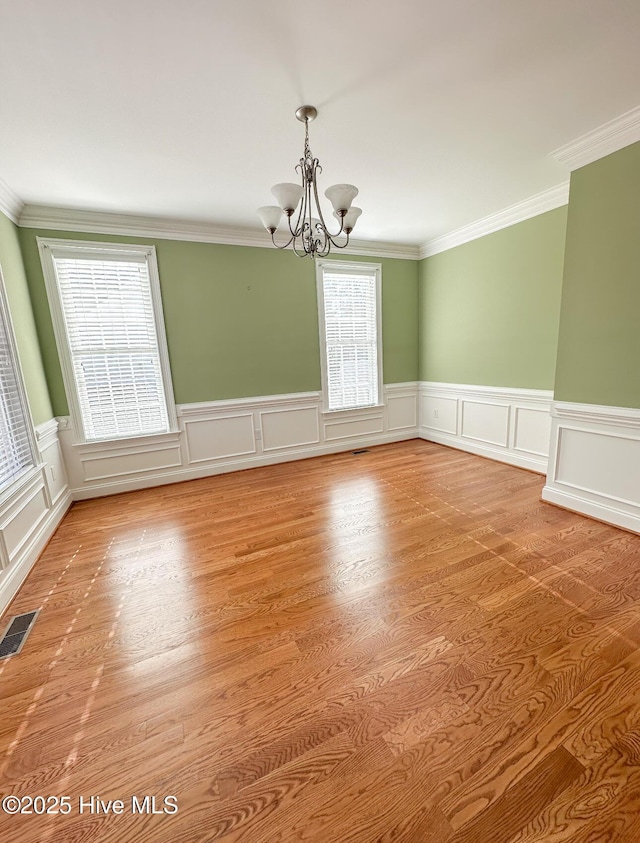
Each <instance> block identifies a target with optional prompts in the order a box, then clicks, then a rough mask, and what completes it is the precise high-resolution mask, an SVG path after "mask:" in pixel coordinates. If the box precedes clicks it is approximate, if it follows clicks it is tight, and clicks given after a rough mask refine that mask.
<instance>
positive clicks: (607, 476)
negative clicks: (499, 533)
mask: <svg viewBox="0 0 640 843" xmlns="http://www.w3.org/2000/svg"><path fill="white" fill-rule="evenodd" d="M542 499H543V500H545V501H548V502H549V503H555V504H558V505H559V506H564V507H566V508H567V509H572V510H574V511H576V512H581V513H583V514H584V515H590V516H591V517H593V518H598V519H600V520H601V521H606V522H608V523H609V524H615V525H616V526H618V527H625V528H626V529H627V530H633V532H635V533H640V410H635V409H627V408H625V407H601V406H598V405H594V404H568V403H563V402H556V403H555V404H554V405H553V408H552V433H551V453H550V457H549V474H548V477H547V484H546V486H545V487H544V489H543V492H542Z"/></svg>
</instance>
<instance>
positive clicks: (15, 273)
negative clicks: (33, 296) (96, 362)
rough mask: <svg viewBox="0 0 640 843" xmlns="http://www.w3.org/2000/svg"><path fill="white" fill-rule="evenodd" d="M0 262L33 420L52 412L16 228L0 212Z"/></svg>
mask: <svg viewBox="0 0 640 843" xmlns="http://www.w3.org/2000/svg"><path fill="white" fill-rule="evenodd" d="M0 266H1V267H2V274H3V277H4V282H5V288H6V292H7V300H8V302H9V310H10V312H11V321H12V322H13V329H14V332H15V335H16V344H17V346H18V356H19V358H20V368H21V369H22V375H23V378H24V385H25V389H26V391H27V399H28V401H29V407H30V409H31V417H32V418H33V422H34V424H42V422H46V421H48V420H49V419H50V418H52V416H53V412H52V409H51V402H50V401H49V393H48V391H47V383H46V380H45V374H44V369H43V366H42V358H41V356H40V347H39V345H38V337H37V335H36V326H35V323H34V320H33V312H32V310H31V302H30V300H29V290H28V287H27V279H26V277H25V270H24V264H23V262H22V255H21V254H20V243H19V240H18V228H17V226H15V225H14V224H13V223H12V222H11V220H10V219H9V218H8V217H6V216H5V215H4V214H3V213H1V212H0Z"/></svg>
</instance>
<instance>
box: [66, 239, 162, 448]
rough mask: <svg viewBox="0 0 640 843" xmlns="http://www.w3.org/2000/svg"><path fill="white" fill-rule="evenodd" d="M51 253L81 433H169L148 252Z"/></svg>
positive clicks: (97, 435)
mask: <svg viewBox="0 0 640 843" xmlns="http://www.w3.org/2000/svg"><path fill="white" fill-rule="evenodd" d="M52 257H53V265H54V268H55V277H56V281H57V287H58V294H59V299H60V305H61V310H62V316H63V320H64V325H65V332H66V339H67V345H68V357H69V365H70V368H71V371H72V373H73V378H74V381H75V387H76V397H77V403H78V406H79V410H80V415H81V421H82V427H83V430H84V438H85V439H86V440H87V441H91V440H100V439H117V438H122V437H126V436H140V435H145V434H153V433H164V432H167V431H168V430H169V419H168V413H167V400H166V394H165V387H164V382H163V376H162V366H161V361H160V352H159V347H158V336H157V331H156V322H155V317H154V302H153V297H152V293H151V284H150V276H149V265H148V259H147V255H146V253H140V254H136V253H129V254H127V255H120V254H118V253H117V252H113V253H112V252H110V251H105V252H104V254H98V255H95V256H94V255H82V254H77V253H74V252H73V250H72V251H71V252H70V253H69V249H64V248H63V249H61V250H58V251H53V254H52Z"/></svg>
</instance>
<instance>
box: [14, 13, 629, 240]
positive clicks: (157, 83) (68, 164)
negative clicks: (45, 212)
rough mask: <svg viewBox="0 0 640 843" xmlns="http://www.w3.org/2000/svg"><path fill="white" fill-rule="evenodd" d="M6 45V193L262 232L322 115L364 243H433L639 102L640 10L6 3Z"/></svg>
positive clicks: (532, 182)
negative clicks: (308, 116) (278, 185)
mask: <svg viewBox="0 0 640 843" xmlns="http://www.w3.org/2000/svg"><path fill="white" fill-rule="evenodd" d="M0 32H1V33H2V47H1V49H0V177H1V178H2V179H4V181H5V182H6V183H7V184H8V185H9V186H10V188H12V189H13V191H15V192H16V193H17V194H18V196H19V197H20V198H21V199H22V200H23V201H24V202H27V203H37V204H44V205H56V206H62V207H67V208H80V209H87V210H96V211H114V212H119V213H132V214H133V213H135V214H148V215H156V216H165V217H174V218H183V219H193V220H206V221H212V222H216V223H221V224H226V225H233V226H250V227H256V226H258V225H259V223H258V222H257V218H256V216H255V208H256V207H258V206H259V205H264V204H272V202H273V198H272V197H271V193H270V187H271V185H272V184H274V183H275V182H279V181H295V180H296V175H295V173H294V166H295V164H296V163H297V160H298V158H299V157H300V155H301V153H302V143H303V127H302V125H301V124H300V123H298V122H297V121H296V119H295V117H294V112H295V109H296V108H297V107H298V106H299V105H301V104H303V103H311V104H313V105H315V106H316V107H317V108H318V110H319V112H320V113H319V117H318V119H317V120H316V121H315V123H313V124H311V148H312V150H313V152H314V154H315V155H316V156H318V157H319V158H320V161H321V163H322V165H323V167H324V172H323V174H322V177H321V179H322V181H321V186H322V187H323V188H324V187H327V186H329V185H330V184H333V183H335V182H352V183H354V184H356V185H358V187H359V188H360V196H359V197H358V200H357V204H359V205H360V206H361V207H362V208H363V211H364V212H363V215H362V217H361V219H360V222H359V224H358V228H357V229H356V233H357V235H358V237H360V238H364V239H372V240H386V241H393V242H397V243H413V244H419V243H424V242H425V241H428V240H431V239H433V238H435V237H438V236H440V235H442V234H445V233H447V232H449V231H451V230H453V229H456V228H459V227H461V226H464V225H466V224H468V223H470V222H472V221H474V220H476V219H479V218H482V217H485V216H487V215H489V214H492V213H494V212H496V211H498V210H500V209H502V208H504V207H506V206H509V205H512V204H514V203H516V202H518V201H520V200H523V199H525V198H527V197H529V196H531V195H533V194H536V193H539V192H541V191H544V190H546V189H548V188H551V187H553V186H554V185H557V184H559V183H561V182H563V181H565V180H566V179H567V177H568V171H567V169H566V167H565V166H563V165H562V164H560V163H559V162H558V161H556V160H554V159H553V158H551V157H550V155H549V153H550V152H551V151H552V150H554V149H556V148H557V147H559V146H562V145H563V144H566V143H568V142H570V141H572V140H573V139H575V138H577V137H578V136H580V135H582V134H584V133H586V132H588V131H590V130H592V129H594V128H595V127H597V126H599V125H601V124H602V123H605V122H607V121H608V120H611V119H612V118H614V117H616V116H617V115H619V114H621V113H623V112H625V111H628V110H629V109H631V108H633V107H634V106H637V105H638V104H639V103H640V49H639V48H638V44H639V43H640V42H639V36H640V2H638V0H616V2H615V3H611V0H482V2H480V0H440V2H437V3H436V2H433V1H432V0H396V1H395V2H390V0H315V2H313V3H300V2H294V0H271V2H267V0H180V2H178V0H109V2H101V3H98V2H92V0H0Z"/></svg>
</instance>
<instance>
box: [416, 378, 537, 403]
mask: <svg viewBox="0 0 640 843" xmlns="http://www.w3.org/2000/svg"><path fill="white" fill-rule="evenodd" d="M418 385H419V387H420V389H426V390H430V391H432V392H438V393H442V394H445V395H446V394H452V395H455V396H459V395H470V396H475V397H478V396H480V397H485V398H489V399H495V398H498V399H504V400H505V401H510V400H513V399H518V400H520V401H527V402H531V401H540V402H542V403H543V404H545V405H548V404H549V402H551V401H552V400H553V390H550V389H519V388H517V387H511V386H484V385H481V384H470V383H445V382H440V381H420V382H419V384H418Z"/></svg>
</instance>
